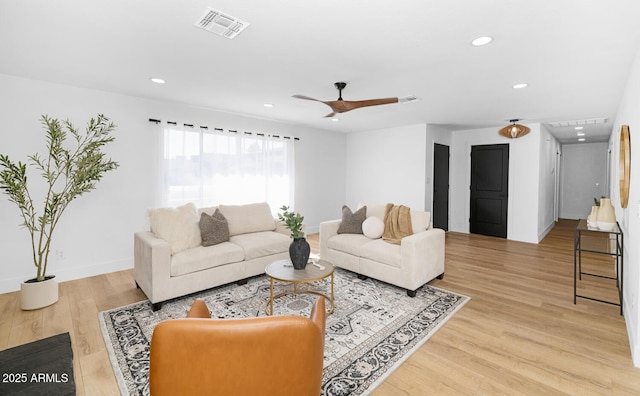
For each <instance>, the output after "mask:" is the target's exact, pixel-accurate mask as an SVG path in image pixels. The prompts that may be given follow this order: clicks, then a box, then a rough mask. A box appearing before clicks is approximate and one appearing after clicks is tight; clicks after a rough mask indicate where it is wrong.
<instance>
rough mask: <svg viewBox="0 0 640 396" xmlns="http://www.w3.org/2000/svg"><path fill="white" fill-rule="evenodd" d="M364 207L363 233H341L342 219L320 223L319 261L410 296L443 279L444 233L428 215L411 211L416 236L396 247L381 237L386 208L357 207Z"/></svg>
mask: <svg viewBox="0 0 640 396" xmlns="http://www.w3.org/2000/svg"><path fill="white" fill-rule="evenodd" d="M362 206H367V209H366V223H363V227H362V228H363V233H357V232H356V233H351V232H349V233H338V229H339V228H340V224H341V222H342V219H340V220H331V221H326V222H322V223H320V258H322V259H323V260H327V261H329V262H330V263H332V264H333V265H335V266H336V267H341V268H344V269H347V270H349V271H353V272H355V273H357V274H359V275H360V277H362V278H364V277H371V278H374V279H378V280H381V281H383V282H387V283H390V284H393V285H396V286H399V287H401V288H404V289H406V290H407V294H408V295H409V296H411V297H414V296H415V295H416V290H417V289H418V288H420V287H421V286H422V285H424V284H425V283H427V282H429V281H431V280H432V279H434V278H436V277H438V278H440V279H442V277H443V276H444V256H445V233H444V231H443V230H441V229H437V228H435V229H434V228H432V227H431V216H430V215H431V214H430V213H429V212H424V211H416V210H411V212H410V213H411V214H410V216H411V223H412V228H413V230H412V231H413V234H412V235H409V236H406V237H404V238H402V239H401V241H400V244H399V245H396V244H392V243H389V242H387V241H385V240H383V239H382V238H381V237H380V236H381V235H382V231H380V230H379V226H380V224H381V223H382V224H384V223H383V220H384V213H385V206H386V205H379V204H373V205H372V204H368V205H365V204H362V203H361V204H360V205H359V206H358V208H359V209H360V208H362ZM370 217H376V218H378V219H377V220H376V219H371V220H370V219H369V218H370ZM372 220H376V221H375V222H373V221H372ZM370 224H376V225H374V226H371V225H370ZM365 234H366V235H365ZM367 235H368V236H367Z"/></svg>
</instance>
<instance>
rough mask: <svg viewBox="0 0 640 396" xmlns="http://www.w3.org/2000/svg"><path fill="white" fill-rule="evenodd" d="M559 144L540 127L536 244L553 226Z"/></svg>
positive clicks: (545, 129) (547, 131) (556, 193)
mask: <svg viewBox="0 0 640 396" xmlns="http://www.w3.org/2000/svg"><path fill="white" fill-rule="evenodd" d="M559 153H560V143H559V142H558V140H556V138H554V137H553V136H552V135H551V133H550V132H549V130H548V129H547V128H546V127H545V126H544V125H540V179H539V180H540V188H539V196H538V242H539V241H541V240H542V239H543V238H544V237H545V235H547V233H549V231H551V229H552V228H553V227H554V226H555V222H556V220H557V219H556V207H557V203H556V200H557V198H556V197H557V196H558V195H559V191H558V182H559V180H558V179H559V175H558V173H559V170H558V169H557V168H558V156H559Z"/></svg>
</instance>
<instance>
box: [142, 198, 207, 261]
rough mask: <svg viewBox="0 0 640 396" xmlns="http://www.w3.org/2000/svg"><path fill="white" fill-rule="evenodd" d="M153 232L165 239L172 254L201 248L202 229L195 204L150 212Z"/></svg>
mask: <svg viewBox="0 0 640 396" xmlns="http://www.w3.org/2000/svg"><path fill="white" fill-rule="evenodd" d="M149 224H150V226H151V232H153V233H154V234H156V235H157V236H158V237H160V238H162V239H164V240H165V241H167V242H168V243H169V246H170V247H171V254H176V253H178V252H181V251H183V250H186V249H191V248H193V247H196V246H199V245H200V243H201V242H202V241H201V239H200V227H199V226H198V215H197V214H196V206H195V205H194V204H193V203H188V204H186V205H182V206H179V207H177V208H158V209H151V210H149Z"/></svg>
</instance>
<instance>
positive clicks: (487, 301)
mask: <svg viewBox="0 0 640 396" xmlns="http://www.w3.org/2000/svg"><path fill="white" fill-rule="evenodd" d="M575 225H576V223H575V222H573V221H568V220H562V221H560V222H559V223H558V225H557V226H556V227H555V228H554V229H553V230H552V232H551V233H550V234H549V235H548V236H547V237H546V238H545V239H544V240H543V241H542V242H541V243H540V244H538V245H535V244H527V243H520V242H513V241H507V240H504V239H499V238H491V237H484V236H479V235H467V234H459V233H448V234H447V237H446V246H447V253H446V266H445V271H446V272H445V277H444V279H442V280H437V279H436V280H434V281H432V282H431V284H432V285H434V286H438V287H442V288H444V289H447V290H450V291H453V292H458V293H461V294H465V295H467V296H470V297H471V301H470V302H469V303H467V304H466V305H465V306H464V307H463V308H462V309H461V310H460V311H459V312H458V313H457V314H456V315H455V316H454V317H453V318H452V319H451V320H449V321H448V322H447V323H446V324H445V325H444V326H443V327H442V328H441V329H440V330H438V331H437V332H436V334H435V335H434V336H433V337H432V338H431V339H430V340H429V341H427V342H426V343H425V344H424V345H423V346H422V347H421V348H420V349H419V350H418V351H417V352H416V353H414V354H413V355H412V356H411V357H410V358H409V359H407V361H406V362H405V363H404V364H402V366H400V367H399V368H398V369H397V370H396V371H395V372H394V373H393V374H392V375H391V376H390V377H389V378H388V379H387V380H386V381H385V382H384V383H383V384H381V385H380V386H379V387H378V388H377V389H376V390H375V391H374V392H373V394H374V395H376V396H380V395H394V396H396V395H426V394H430V395H449V394H450V395H465V394H468V395H495V394H508V395H514V394H524V395H540V394H551V395H553V394H566V395H627V394H628V395H632V394H633V395H638V394H640V369H638V368H635V367H634V366H633V363H632V361H631V353H630V350H629V341H628V337H627V332H626V327H625V323H624V318H623V317H622V316H620V315H619V308H618V307H616V306H612V305H607V304H602V303H598V302H594V301H589V300H580V299H579V300H578V303H577V304H576V305H574V304H573V244H572V237H573V229H574V228H575ZM309 241H310V243H311V245H312V249H313V250H314V251H315V252H317V250H318V238H317V235H309ZM586 265H587V266H588V267H590V269H592V270H594V271H595V270H598V271H608V272H609V273H611V272H612V268H613V266H612V264H611V259H609V258H607V257H605V256H598V257H595V256H593V257H587V258H586ZM581 291H582V292H583V293H589V295H594V296H596V297H599V298H603V299H613V300H615V299H616V294H615V286H614V285H613V283H612V281H610V280H606V279H599V278H595V279H585V280H584V281H583V282H582V284H581ZM143 299H145V296H144V295H143V293H142V292H141V291H140V290H138V289H136V288H135V285H134V281H133V271H132V270H128V271H121V272H116V273H111V274H106V275H100V276H95V277H91V278H85V279H80V280H76V281H70V282H64V283H61V284H60V301H58V303H56V304H55V305H53V306H51V307H48V308H45V309H41V310H38V311H30V312H25V311H21V310H20V308H19V302H18V294H17V293H8V294H3V295H0V350H3V349H6V348H10V347H13V346H16V345H20V344H24V343H27V342H30V341H34V340H38V339H41V338H44V337H48V336H51V335H55V334H59V333H62V332H67V331H68V332H70V334H71V339H72V345H73V349H74V370H75V380H76V385H77V389H78V394H79V395H100V394H106V395H116V394H118V389H117V386H116V382H115V378H114V375H113V372H112V369H111V364H110V362H109V358H108V355H107V351H106V348H105V344H104V341H103V338H102V334H101V332H100V327H99V324H98V312H99V311H103V310H107V309H111V308H115V307H118V306H122V305H125V304H129V303H133V302H136V301H140V300H143Z"/></svg>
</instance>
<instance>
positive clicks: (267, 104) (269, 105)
mask: <svg viewBox="0 0 640 396" xmlns="http://www.w3.org/2000/svg"><path fill="white" fill-rule="evenodd" d="M263 106H264V107H273V105H272V104H271V103H265V104H264V105H263Z"/></svg>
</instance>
